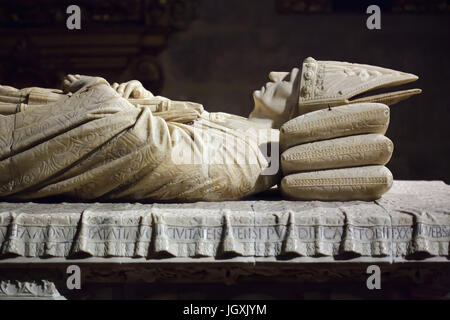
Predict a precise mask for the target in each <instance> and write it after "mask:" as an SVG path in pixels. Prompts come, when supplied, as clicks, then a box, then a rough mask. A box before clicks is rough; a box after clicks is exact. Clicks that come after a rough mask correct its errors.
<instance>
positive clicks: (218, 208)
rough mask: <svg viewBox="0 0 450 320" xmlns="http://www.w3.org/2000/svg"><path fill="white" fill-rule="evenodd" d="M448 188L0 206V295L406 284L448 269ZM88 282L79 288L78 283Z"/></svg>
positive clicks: (402, 185)
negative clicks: (373, 194)
mask: <svg viewBox="0 0 450 320" xmlns="http://www.w3.org/2000/svg"><path fill="white" fill-rule="evenodd" d="M449 242H450V186H448V185H446V184H444V183H443V182H438V181H436V182H421V181H408V182H407V181H395V183H394V186H393V188H392V189H391V191H389V192H388V193H387V194H386V195H385V196H384V197H383V198H382V199H380V200H377V201H374V202H362V201H354V202H320V201H311V202H303V201H284V200H278V199H276V198H271V199H270V201H267V200H253V199H252V200H246V201H235V202H215V203H190V204H189V203H185V204H129V203H115V204H112V203H90V204H89V203H81V204H80V203H59V204H44V203H40V204H38V203H0V244H1V259H0V299H5V298H8V299H10V298H33V299H35V298H39V299H61V298H63V297H62V295H61V292H63V293H64V292H67V290H68V289H67V287H66V278H67V276H68V275H67V273H66V269H67V267H68V266H69V265H77V266H79V267H80V269H81V277H82V284H85V283H110V282H115V283H152V282H158V283H159V282H173V283H189V282H190V283H200V282H204V283H208V282H211V283H214V282H222V283H227V284H232V283H239V282H240V281H247V279H256V280H260V279H264V280H265V281H267V280H270V281H274V282H276V281H289V282H293V281H299V282H326V281H329V280H330V279H333V281H334V280H336V279H337V280H339V279H341V280H343V281H345V279H359V278H361V281H365V278H366V277H367V275H366V273H365V271H366V268H367V266H369V265H371V264H376V265H379V266H380V267H381V268H382V270H383V272H385V274H389V276H388V277H392V278H395V277H397V278H399V277H400V278H401V277H403V278H407V279H410V281H419V282H420V281H422V280H421V279H424V278H427V277H432V276H437V275H439V274H444V275H445V274H449V271H450V267H449V266H450V264H449ZM82 286H83V285H82Z"/></svg>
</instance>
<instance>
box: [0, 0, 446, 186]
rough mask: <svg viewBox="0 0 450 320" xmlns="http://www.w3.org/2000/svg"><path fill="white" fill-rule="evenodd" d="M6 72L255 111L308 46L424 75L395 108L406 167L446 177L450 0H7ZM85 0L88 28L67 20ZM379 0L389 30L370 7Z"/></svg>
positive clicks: (413, 175) (399, 168) (1, 70)
mask: <svg viewBox="0 0 450 320" xmlns="http://www.w3.org/2000/svg"><path fill="white" fill-rule="evenodd" d="M0 4H1V5H0V36H1V37H2V41H1V43H0V58H1V60H0V61H1V64H0V83H2V84H9V85H14V86H16V87H25V86H41V87H58V86H59V83H60V81H61V79H62V77H63V76H64V74H65V73H81V74H90V75H99V76H103V77H105V78H106V79H107V80H109V81H111V82H112V81H126V80H130V79H138V80H141V81H142V82H143V83H144V85H145V86H146V87H147V88H149V89H150V90H152V91H153V92H154V93H159V94H161V95H164V96H167V97H169V98H171V99H174V100H191V101H196V102H200V103H202V104H203V105H204V106H205V108H206V109H207V110H209V111H224V112H230V113H235V114H239V115H243V116H247V115H248V114H249V112H250V111H251V109H252V107H253V101H252V91H253V90H255V89H257V88H260V87H261V86H262V85H263V84H264V83H265V82H266V79H267V75H268V73H269V72H270V71H289V70H290V69H291V68H292V67H293V66H301V62H302V61H303V59H304V58H306V57H308V56H312V57H314V58H315V59H317V60H340V61H349V62H356V63H365V64H372V65H377V66H382V67H387V68H392V69H396V70H399V71H405V72H410V73H414V74H416V75H418V76H419V77H420V79H419V80H418V81H417V82H415V83H413V84H411V85H408V86H406V87H407V88H413V87H418V88H421V89H423V94H422V95H420V96H415V97H413V98H411V99H410V100H407V101H404V102H402V103H400V104H398V105H394V106H393V107H392V108H391V124H390V127H389V130H388V133H387V136H388V137H389V138H391V140H392V141H393V142H394V144H395V151H394V155H393V157H392V160H391V161H390V163H389V164H388V167H389V168H390V169H391V171H392V172H393V174H394V177H395V178H396V179H424V180H444V181H446V182H447V183H449V182H450V176H449V172H450V170H449V169H450V168H449V154H450V144H449V129H448V127H449V125H450V124H449V119H450V117H449V99H450V87H449V80H448V79H449V75H450V65H449V58H448V57H449V48H450V45H449V43H450V41H449V40H450V37H449V36H450V20H449V13H450V4H449V3H448V1H414V0H412V1H408V0H392V1H384V2H380V1H332V0H319V1H301V0H248V1H243V0H203V1H200V0H184V1H181V0H127V1H120V0H117V1H112V0H111V1H108V0H102V1H100V0H90V1H70V2H68V1H64V0H59V1H56V0H54V1H51V0H42V1H13V2H11V1H0ZM70 4H78V5H79V6H80V8H81V11H82V25H81V28H82V29H81V30H73V31H69V30H68V29H67V28H66V23H65V22H66V18H67V16H68V15H67V14H66V12H65V9H66V7H67V6H68V5H70ZM369 4H379V5H380V6H381V9H382V13H381V28H382V29H381V30H368V29H367V28H366V19H367V17H368V16H369V15H368V14H366V12H365V10H366V8H367V6H368V5H369Z"/></svg>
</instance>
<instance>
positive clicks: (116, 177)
mask: <svg viewBox="0 0 450 320" xmlns="http://www.w3.org/2000/svg"><path fill="white" fill-rule="evenodd" d="M0 89H1V92H0V94H1V98H0V101H2V102H1V106H3V108H4V110H6V109H8V110H13V109H16V110H13V111H11V112H10V114H9V115H0V199H2V200H32V199H37V198H43V197H48V196H57V195H60V196H66V197H68V198H71V199H74V200H78V201H83V200H112V199H120V200H127V201H132V200H169V201H170V200H176V201H196V200H205V201H213V200H230V199H238V198H241V197H244V196H246V195H249V194H252V193H255V192H258V191H262V190H265V189H267V188H269V187H270V186H271V185H273V184H274V183H276V180H275V179H276V177H275V176H263V175H261V172H262V171H263V170H264V169H265V168H266V167H267V166H268V162H267V160H266V158H265V157H264V156H263V154H262V153H261V151H260V149H259V145H260V143H261V142H260V141H257V139H256V137H255V135H254V133H248V132H247V131H248V130H247V131H246V129H248V128H251V127H252V126H256V125H253V124H252V122H251V121H248V120H247V119H246V118H242V117H238V116H233V115H229V114H225V113H208V112H206V111H205V110H203V107H202V106H201V105H199V104H195V103H191V102H177V101H171V100H168V99H166V98H163V97H156V98H154V99H153V100H151V101H150V102H149V101H147V102H146V101H134V103H133V101H130V100H127V99H124V98H122V97H120V96H119V95H118V94H117V93H116V91H115V90H113V89H112V88H111V87H110V85H109V84H108V82H106V80H104V79H102V78H91V80H90V81H88V83H86V84H85V85H84V86H83V87H82V88H81V89H79V90H77V91H76V92H74V93H73V94H62V92H57V91H56V90H50V89H42V88H31V89H27V90H25V89H24V90H16V89H15V90H13V88H8V87H3V88H1V87H0ZM17 95H19V96H21V97H25V98H26V99H25V100H24V103H22V104H14V103H11V101H13V100H11V99H10V98H9V97H14V96H17ZM1 106H0V107H1ZM7 113H8V112H6V114H7ZM3 114H5V112H3ZM272 134H273V132H272ZM275 134H277V132H275ZM211 138H214V139H213V140H214V142H213V143H208V141H210V140H211ZM244 153H246V154H244ZM205 154H207V155H209V156H211V155H212V156H217V155H220V156H221V157H222V158H226V159H228V160H230V161H227V163H226V164H224V163H221V162H220V161H218V162H217V163H214V161H208V160H205ZM186 157H187V161H186ZM192 158H195V159H196V160H195V161H191V160H192ZM238 158H241V159H242V158H245V159H253V160H254V161H245V162H244V163H243V162H242V161H237V159H238ZM199 159H200V160H199Z"/></svg>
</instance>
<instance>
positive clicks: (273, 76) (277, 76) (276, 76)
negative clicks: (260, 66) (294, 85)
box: [269, 71, 289, 82]
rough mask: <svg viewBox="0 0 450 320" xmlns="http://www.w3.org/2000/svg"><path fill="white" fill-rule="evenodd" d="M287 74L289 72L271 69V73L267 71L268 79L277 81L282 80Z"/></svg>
mask: <svg viewBox="0 0 450 320" xmlns="http://www.w3.org/2000/svg"><path fill="white" fill-rule="evenodd" d="M288 75H289V72H284V71H272V72H271V73H269V79H270V81H273V82H278V81H282V80H283V79H284V78H286V77H287V76H288Z"/></svg>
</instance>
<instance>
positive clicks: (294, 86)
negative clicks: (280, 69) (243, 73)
mask: <svg viewBox="0 0 450 320" xmlns="http://www.w3.org/2000/svg"><path fill="white" fill-rule="evenodd" d="M298 73H299V70H298V69H297V68H293V69H292V70H291V72H289V73H287V72H284V73H271V74H270V75H269V78H270V79H271V80H272V81H269V82H267V83H266V84H265V85H264V86H263V87H262V88H261V89H260V90H255V91H254V92H253V99H254V101H255V109H254V110H253V112H252V114H251V115H250V118H251V119H253V120H255V121H259V122H263V121H267V122H271V124H272V127H274V128H279V127H280V126H281V125H282V124H283V123H284V122H286V121H287V120H289V117H290V115H291V113H292V112H293V111H294V110H293V108H295V106H296V101H297V98H298V82H297V75H298Z"/></svg>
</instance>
